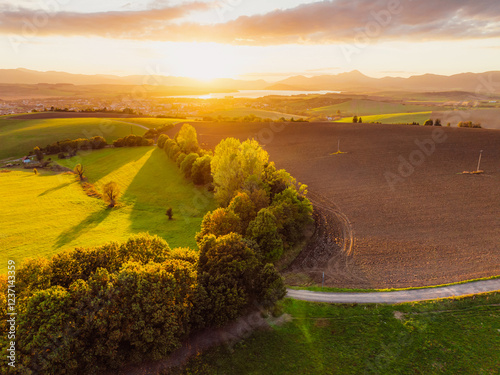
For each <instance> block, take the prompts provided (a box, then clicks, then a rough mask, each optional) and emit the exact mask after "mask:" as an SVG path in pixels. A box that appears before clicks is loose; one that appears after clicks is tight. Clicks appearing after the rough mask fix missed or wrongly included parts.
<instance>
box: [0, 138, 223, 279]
mask: <svg viewBox="0 0 500 375" xmlns="http://www.w3.org/2000/svg"><path fill="white" fill-rule="evenodd" d="M76 163H81V164H82V165H83V166H84V167H85V168H86V172H85V175H86V176H87V177H88V180H89V182H92V183H95V185H96V187H98V188H99V187H100V186H102V184H103V183H106V182H108V181H111V180H113V181H115V182H117V183H118V185H119V186H120V188H121V191H122V193H123V196H122V198H121V199H120V202H121V204H120V207H116V208H114V209H107V208H106V204H105V203H104V202H103V201H102V200H100V199H97V198H91V197H88V196H87V195H86V194H85V193H84V192H83V189H82V187H81V186H80V183H79V182H76V180H75V176H74V175H68V174H59V175H57V174H53V173H49V172H45V171H42V172H41V175H38V176H35V175H34V173H33V172H32V171H19V170H15V171H12V172H10V173H0V197H1V198H0V199H1V206H2V210H1V211H0V222H1V223H2V231H1V232H0V248H1V249H2V253H1V254H2V261H1V263H0V272H5V270H6V264H7V263H6V261H7V259H14V260H16V261H21V260H22V259H23V258H26V257H32V256H38V255H43V256H47V255H51V254H54V253H57V252H59V251H63V250H65V249H69V248H73V247H75V246H82V247H88V246H94V245H99V244H102V243H105V242H108V241H125V240H126V239H128V237H129V236H130V234H132V233H139V232H149V233H151V234H157V235H159V236H161V237H162V238H164V239H166V240H167V242H168V243H169V244H170V245H171V247H178V246H191V247H194V246H195V241H194V235H195V233H196V232H197V231H199V229H200V224H201V220H202V218H203V215H204V214H205V213H206V212H207V211H209V210H213V209H214V208H215V207H216V204H215V201H214V200H213V198H212V195H211V194H208V193H206V192H205V191H204V190H202V189H199V188H197V187H195V186H194V185H193V184H192V183H191V182H189V181H187V180H185V179H184V177H183V176H182V175H181V173H180V172H179V170H178V168H177V166H176V165H175V164H174V163H173V162H172V161H170V160H169V159H168V158H167V156H166V155H165V154H164V152H163V151H162V150H160V149H157V148H153V147H137V148H122V149H104V150H99V151H94V152H91V153H89V154H88V155H84V156H81V155H78V156H76V157H74V158H72V159H68V160H64V163H61V164H65V165H70V166H71V165H73V164H76ZM168 207H172V209H173V213H174V220H171V221H169V220H168V218H167V216H166V215H165V211H166V209H167V208H168Z"/></svg>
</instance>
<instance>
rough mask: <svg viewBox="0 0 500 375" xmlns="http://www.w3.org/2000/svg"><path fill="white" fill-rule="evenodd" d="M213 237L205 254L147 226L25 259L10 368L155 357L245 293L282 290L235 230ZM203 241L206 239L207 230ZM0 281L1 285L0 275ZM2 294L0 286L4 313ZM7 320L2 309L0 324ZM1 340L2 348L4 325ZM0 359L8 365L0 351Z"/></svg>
mask: <svg viewBox="0 0 500 375" xmlns="http://www.w3.org/2000/svg"><path fill="white" fill-rule="evenodd" d="M214 241H215V246H213V247H210V249H209V250H206V251H202V252H201V253H200V254H203V261H201V258H199V257H198V253H197V252H195V251H193V250H190V249H185V248H178V249H173V250H171V249H170V247H169V246H168V244H167V243H166V242H165V241H164V240H162V239H160V238H159V237H156V236H150V235H146V234H140V235H137V236H133V237H131V238H130V239H129V240H128V241H127V242H126V243H123V244H117V243H109V244H106V245H103V246H100V247H94V248H87V249H82V248H77V249H74V250H73V251H69V252H65V253H60V254H57V255H55V256H53V257H52V258H51V259H46V258H38V259H31V260H27V261H26V262H25V263H24V264H23V265H22V266H20V267H18V269H17V273H16V276H17V277H16V281H17V283H16V296H17V303H16V306H17V312H18V315H17V316H16V321H17V322H18V323H17V324H18V325H17V332H16V337H17V340H16V357H17V361H16V368H15V369H13V371H12V373H18V374H28V373H33V374H99V373H102V372H104V371H106V370H110V369H117V368H119V367H122V366H123V365H125V364H128V363H138V362H142V361H146V360H158V359H160V358H163V357H165V356H167V355H168V354H170V353H171V352H172V351H174V350H175V349H177V348H178V347H179V346H180V345H181V342H182V340H183V339H185V338H186V337H187V336H188V335H189V333H190V332H192V331H193V330H194V329H201V328H203V327H205V326H207V325H212V324H218V322H225V321H227V320H228V319H234V318H236V317H237V316H238V313H240V312H241V311H242V306H246V305H247V304H248V301H264V300H270V299H273V298H276V297H274V296H275V295H276V293H278V295H279V296H280V297H282V295H283V293H284V290H283V287H282V285H280V283H279V281H280V279H279V275H278V274H277V273H273V272H272V270H270V269H269V268H266V267H260V263H259V262H258V259H257V258H256V256H255V254H254V253H253V252H252V251H251V249H250V248H249V247H248V246H247V245H246V244H245V243H244V242H243V241H241V240H240V238H239V237H238V236H237V235H231V236H226V237H222V238H218V239H216V240H214ZM206 243H207V245H206V247H205V249H208V243H209V239H207V241H206ZM222 279H223V280H224V283H223V284H224V286H223V288H225V289H220V290H218V292H217V291H216V290H210V288H207V287H206V286H211V285H214V286H218V287H219V288H221V287H222V286H221V285H220V284H219V283H220V281H221V280H222ZM200 283H201V284H200ZM200 285H204V287H201V286H200ZM0 286H1V287H2V288H3V289H4V290H6V287H7V281H6V278H5V276H3V277H2V278H1V279H0ZM276 288H278V291H276ZM279 288H281V289H279ZM236 290H237V291H238V292H239V293H238V294H235V293H234V292H235V291H236ZM219 292H220V293H219ZM226 292H227V293H226ZM231 296H234V299H233V298H231ZM5 298H6V294H5V293H2V294H1V296H0V302H1V306H0V311H1V313H2V315H4V316H6V315H5V314H6V313H7V303H6V302H7V301H6V300H5ZM243 298H245V300H243ZM215 312H217V313H220V314H221V315H220V316H219V315H214V313H215ZM7 328H8V327H7V322H6V319H3V320H2V321H1V322H0V329H1V330H2V332H6V331H7ZM0 344H1V347H2V350H3V351H4V352H5V349H6V348H8V347H9V345H10V343H9V342H8V340H7V336H6V335H2V336H1V337H0ZM0 362H2V368H4V369H7V368H8V366H7V363H6V356H3V357H2V359H1V360H0ZM9 373H10V372H9Z"/></svg>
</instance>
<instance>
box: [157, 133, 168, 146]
mask: <svg viewBox="0 0 500 375" xmlns="http://www.w3.org/2000/svg"><path fill="white" fill-rule="evenodd" d="M167 139H170V138H169V136H168V135H165V134H160V136H159V137H158V142H157V146H158V147H159V148H163V146H165V142H166V141H167Z"/></svg>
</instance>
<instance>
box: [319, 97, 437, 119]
mask: <svg viewBox="0 0 500 375" xmlns="http://www.w3.org/2000/svg"><path fill="white" fill-rule="evenodd" d="M438 110H443V107H439V106H432V105H431V106H423V105H416V104H411V105H408V104H402V103H390V102H383V101H375V100H367V99H354V100H349V101H347V102H344V103H341V104H335V105H330V106H326V107H318V108H313V109H311V110H310V111H309V112H310V113H311V115H312V116H315V115H324V116H335V115H337V111H340V115H341V116H346V117H348V116H354V115H357V116H370V115H384V114H388V113H400V114H404V113H409V112H432V111H438Z"/></svg>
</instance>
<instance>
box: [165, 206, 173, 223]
mask: <svg viewBox="0 0 500 375" xmlns="http://www.w3.org/2000/svg"><path fill="white" fill-rule="evenodd" d="M165 215H167V216H168V220H172V216H173V214H172V207H169V208H167V212H166V213H165Z"/></svg>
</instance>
